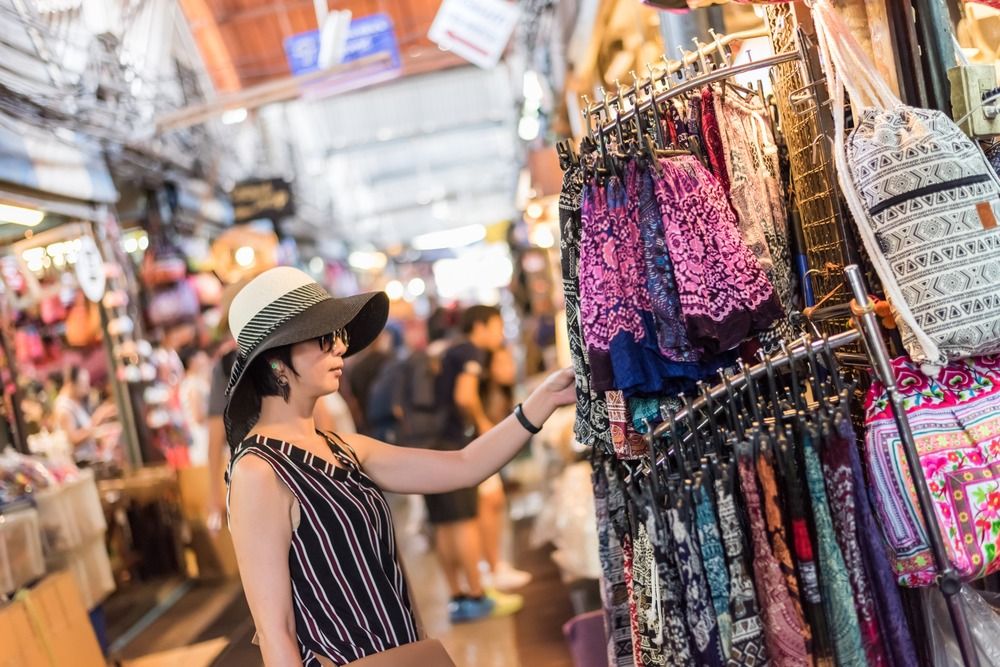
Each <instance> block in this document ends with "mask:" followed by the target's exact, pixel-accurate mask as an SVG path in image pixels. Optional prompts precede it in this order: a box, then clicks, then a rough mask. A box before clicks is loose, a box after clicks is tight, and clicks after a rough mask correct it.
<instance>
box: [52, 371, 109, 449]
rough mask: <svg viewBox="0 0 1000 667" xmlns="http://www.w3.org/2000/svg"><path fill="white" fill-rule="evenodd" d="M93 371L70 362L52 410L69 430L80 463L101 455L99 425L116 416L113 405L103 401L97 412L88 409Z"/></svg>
mask: <svg viewBox="0 0 1000 667" xmlns="http://www.w3.org/2000/svg"><path fill="white" fill-rule="evenodd" d="M90 393H91V386H90V372H89V371H87V369H85V368H80V367H79V366H70V367H69V368H67V369H66V371H65V372H64V373H63V378H62V385H61V386H60V388H59V393H58V394H57V395H56V400H55V404H54V405H53V411H54V413H55V417H56V423H57V424H58V426H59V428H60V429H61V430H62V431H63V433H65V434H66V438H67V439H68V440H69V444H70V446H72V448H73V458H74V459H75V460H76V461H77V463H94V462H96V461H98V460H100V458H101V452H100V445H99V443H98V438H97V435H98V431H97V427H98V426H100V425H101V424H103V423H104V422H106V421H108V420H109V419H111V418H112V417H113V416H114V407H113V406H111V405H102V406H100V407H99V408H98V409H97V410H95V411H94V414H91V413H90V411H89V410H88V409H87V404H88V402H89V400H90Z"/></svg>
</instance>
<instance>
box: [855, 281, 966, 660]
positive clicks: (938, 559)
mask: <svg viewBox="0 0 1000 667" xmlns="http://www.w3.org/2000/svg"><path fill="white" fill-rule="evenodd" d="M844 273H845V274H846V276H847V282H848V284H849V285H850V288H851V293H852V294H853V296H854V302H853V303H852V311H853V312H854V316H855V319H856V320H857V321H858V323H859V324H860V325H861V326H862V328H863V330H864V339H865V348H866V349H867V351H868V356H869V358H870V359H871V361H872V363H873V364H874V366H875V372H876V374H877V375H878V376H879V379H880V380H881V381H882V384H883V386H884V387H885V389H886V393H887V394H888V395H889V402H890V405H891V407H892V414H893V417H894V419H895V421H896V428H897V429H899V437H900V439H901V440H902V441H903V451H905V452H906V463H907V467H908V468H909V472H910V478H911V479H912V480H913V483H914V488H915V490H916V492H917V501H918V504H919V506H920V513H921V515H923V519H924V522H923V523H924V526H925V527H926V529H927V538H928V541H929V542H930V546H931V553H932V554H933V555H934V563H935V566H936V567H937V571H938V580H937V584H938V588H939V589H940V591H941V593H942V595H944V599H945V602H946V603H947V605H948V614H949V615H950V616H951V623H952V626H953V628H954V631H955V638H956V639H957V640H958V646H959V649H960V650H961V652H962V661H963V662H964V663H965V665H966V667H979V655H978V653H977V652H976V646H975V643H974V642H973V639H972V634H971V632H970V631H969V625H968V622H967V620H966V617H965V609H964V608H963V607H962V600H961V597H960V595H959V594H960V593H961V590H962V581H961V579H960V578H959V576H958V573H957V572H955V569H954V568H953V567H952V566H951V561H950V560H949V559H948V551H947V550H946V549H945V545H944V541H943V540H942V539H941V532H940V531H939V530H936V524H937V521H936V519H935V518H934V501H933V500H932V499H931V492H930V489H929V488H928V486H927V478H926V477H924V471H923V469H922V468H921V467H920V458H919V453H918V451H917V443H916V440H915V439H914V437H913V430H912V429H911V428H910V420H909V419H908V418H907V416H906V408H905V407H904V404H903V396H902V394H900V393H899V388H898V387H897V386H896V378H895V375H894V374H893V372H892V362H891V360H890V358H889V350H888V349H887V348H886V345H885V340H884V339H883V338H882V331H881V329H880V328H879V322H878V318H877V317H876V316H875V304H874V303H873V302H872V300H871V299H870V298H869V296H868V288H867V287H866V286H865V279H864V276H863V274H862V273H861V269H860V268H859V267H858V266H857V265H856V264H852V265H850V266H847V267H845V268H844ZM862 303H863V304H864V305H863V306H859V305H858V304H862Z"/></svg>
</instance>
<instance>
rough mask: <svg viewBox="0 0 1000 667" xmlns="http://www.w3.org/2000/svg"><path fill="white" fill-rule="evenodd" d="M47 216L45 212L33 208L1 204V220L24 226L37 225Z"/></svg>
mask: <svg viewBox="0 0 1000 667" xmlns="http://www.w3.org/2000/svg"><path fill="white" fill-rule="evenodd" d="M44 218H45V213H43V212H42V211H39V210H36V209H33V208H24V207H23V206H11V205H10V204H0V222H7V223H10V224H12V225H21V226H22V227H35V226H36V225H38V223H40V222H41V221H42V220H43V219H44Z"/></svg>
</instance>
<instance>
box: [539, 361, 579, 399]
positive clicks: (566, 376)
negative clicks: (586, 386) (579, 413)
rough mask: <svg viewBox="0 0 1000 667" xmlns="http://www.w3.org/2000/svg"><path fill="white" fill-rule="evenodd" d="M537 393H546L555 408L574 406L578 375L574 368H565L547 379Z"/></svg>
mask: <svg viewBox="0 0 1000 667" xmlns="http://www.w3.org/2000/svg"><path fill="white" fill-rule="evenodd" d="M535 391H544V392H547V393H548V394H549V399H550V401H551V403H552V405H553V406H554V407H557V408H561V407H562V406H564V405H572V404H573V403H575V402H576V375H575V374H574V373H573V369H572V368H563V369H562V370H559V371H556V372H555V373H553V374H552V375H550V376H548V377H547V378H545V381H544V382H542V384H541V386H539V387H538V389H536V390H535Z"/></svg>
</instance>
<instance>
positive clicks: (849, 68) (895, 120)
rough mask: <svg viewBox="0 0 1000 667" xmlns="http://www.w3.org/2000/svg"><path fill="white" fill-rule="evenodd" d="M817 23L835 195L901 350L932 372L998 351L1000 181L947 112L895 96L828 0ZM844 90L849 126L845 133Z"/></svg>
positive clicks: (820, 0) (821, 1) (819, 0)
mask: <svg viewBox="0 0 1000 667" xmlns="http://www.w3.org/2000/svg"><path fill="white" fill-rule="evenodd" d="M813 16H814V18H815V21H816V32H817V36H818V41H819V45H820V50H821V54H822V57H823V61H824V68H825V70H826V74H827V82H828V84H829V87H830V92H831V95H832V97H833V110H834V120H835V125H836V136H835V148H834V159H835V161H836V165H837V172H838V176H839V179H840V185H841V189H842V190H843V192H844V196H845V198H846V199H847V203H848V205H849V207H850V210H851V214H852V215H853V217H854V219H855V222H856V223H857V226H858V229H859V231H860V233H861V238H862V239H863V241H864V244H865V248H866V249H867V250H868V254H869V255H870V257H871V259H872V263H873V264H874V266H875V270H876V272H877V273H878V275H879V278H880V279H881V281H882V285H883V287H884V288H885V292H886V296H887V297H888V298H889V301H890V302H891V303H892V306H893V310H894V314H895V318H896V322H897V325H898V326H899V331H900V334H901V335H902V337H903V344H904V346H905V347H906V350H907V352H908V353H909V354H910V356H911V358H912V359H913V360H914V361H916V362H917V363H919V364H922V365H923V368H924V370H925V372H928V373H930V374H935V373H936V370H937V369H938V368H940V367H941V366H943V365H944V364H945V363H946V362H947V361H948V360H949V359H961V358H966V357H970V356H973V355H986V354H994V353H996V352H998V351H1000V228H998V220H1000V178H998V177H997V174H996V173H995V172H994V171H993V169H992V168H991V167H990V164H989V163H988V162H987V160H986V157H985V156H984V155H983V152H982V150H980V148H979V147H978V146H977V145H976V144H975V143H974V142H973V141H972V140H970V139H969V138H968V137H967V136H966V135H965V134H964V133H963V132H962V131H961V130H960V129H959V128H958V126H957V125H955V123H953V122H952V121H951V120H950V119H949V118H948V117H947V116H945V115H944V114H943V113H941V112H939V111H932V110H929V109H918V108H914V107H910V106H906V105H904V104H903V103H902V102H901V101H900V100H899V98H897V97H896V96H895V95H894V94H893V93H892V91H891V90H890V89H889V87H888V85H887V84H886V83H885V81H883V80H882V78H881V77H880V76H879V75H878V73H877V72H876V69H875V66H874V65H873V64H872V63H871V61H870V60H869V59H868V57H867V55H866V53H865V52H864V51H863V50H862V49H861V47H860V46H859V45H858V43H857V42H856V41H855V40H854V38H853V36H852V35H851V34H850V32H849V30H848V28H847V26H846V24H845V23H844V22H843V19H842V18H841V17H840V16H839V14H837V12H836V10H835V9H834V8H833V7H831V5H830V2H829V0H816V1H815V2H814V4H813ZM845 90H846V91H847V93H848V94H849V95H850V100H851V108H852V109H853V110H854V115H855V119H856V127H855V129H854V131H853V132H852V133H851V136H850V137H846V138H845V130H844V125H845V121H844V106H845V99H844V91H845Z"/></svg>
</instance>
